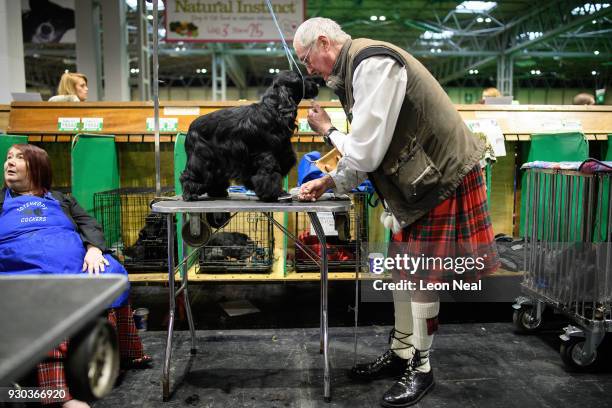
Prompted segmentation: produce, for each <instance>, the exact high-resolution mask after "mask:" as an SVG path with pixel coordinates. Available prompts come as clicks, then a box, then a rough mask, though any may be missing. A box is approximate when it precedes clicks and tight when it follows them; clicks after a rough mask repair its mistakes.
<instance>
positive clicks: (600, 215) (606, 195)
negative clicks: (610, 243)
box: [593, 134, 612, 242]
mask: <svg viewBox="0 0 612 408" xmlns="http://www.w3.org/2000/svg"><path fill="white" fill-rule="evenodd" d="M606 145H607V151H606V152H605V155H603V156H602V157H603V160H604V161H612V134H611V135H608V143H606ZM611 178H612V177H610V176H603V177H602V178H601V179H600V180H601V183H600V186H601V187H600V189H601V191H600V192H599V194H600V195H599V196H598V212H597V218H596V225H595V232H596V235H595V237H593V240H594V241H595V242H603V241H607V240H608V237H607V236H606V230H607V225H608V219H609V217H610V201H612V195H610V179H611ZM600 208H601V209H600Z"/></svg>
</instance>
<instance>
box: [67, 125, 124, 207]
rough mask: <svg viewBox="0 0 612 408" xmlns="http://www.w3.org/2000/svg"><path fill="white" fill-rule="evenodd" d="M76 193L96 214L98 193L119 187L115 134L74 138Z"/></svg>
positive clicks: (78, 200) (74, 181)
mask: <svg viewBox="0 0 612 408" xmlns="http://www.w3.org/2000/svg"><path fill="white" fill-rule="evenodd" d="M71 154H72V164H71V178H72V195H73V196H74V197H75V198H76V200H77V202H78V203H79V204H80V205H81V207H83V209H84V210H85V211H87V212H88V213H89V214H91V215H92V216H95V214H94V194H95V193H97V192H101V191H108V190H114V189H117V188H119V170H118V169H119V167H118V163H117V149H116V148H115V137H114V136H109V135H88V134H79V135H76V136H75V137H74V139H73V141H72V153H71Z"/></svg>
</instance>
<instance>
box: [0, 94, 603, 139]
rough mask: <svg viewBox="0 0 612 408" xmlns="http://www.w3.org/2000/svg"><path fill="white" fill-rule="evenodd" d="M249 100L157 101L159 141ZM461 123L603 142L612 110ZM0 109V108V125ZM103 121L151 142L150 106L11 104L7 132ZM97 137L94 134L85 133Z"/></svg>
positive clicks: (470, 113)
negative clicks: (576, 127) (167, 127)
mask: <svg viewBox="0 0 612 408" xmlns="http://www.w3.org/2000/svg"><path fill="white" fill-rule="evenodd" d="M250 103H252V101H232V102H208V101H176V102H169V101H165V102H160V118H161V119H166V118H173V119H176V120H177V122H178V126H177V130H176V131H174V130H173V131H167V132H160V135H161V141H162V142H170V141H172V139H173V136H175V135H176V133H178V132H186V131H187V129H188V128H189V124H190V123H191V122H192V121H193V120H194V119H195V118H196V117H198V116H200V115H204V114H206V113H209V112H212V111H214V110H217V109H222V108H227V107H231V106H238V105H246V104H250ZM321 105H322V106H323V107H325V108H339V107H340V104H339V103H338V102H322V103H321ZM309 107H310V102H302V103H301V104H300V107H299V112H298V118H305V117H306V115H307V112H308V108H309ZM457 109H458V110H459V112H460V114H461V116H462V117H463V118H464V119H495V120H496V121H497V122H498V124H499V126H500V127H501V129H502V132H503V133H504V135H505V136H506V138H507V139H508V140H529V135H530V134H532V133H545V132H546V129H548V128H549V127H550V124H551V123H555V122H558V123H561V122H562V123H565V124H567V125H570V126H571V125H572V124H576V123H579V124H581V125H582V131H583V133H585V134H586V135H587V137H588V138H589V139H593V140H594V139H597V140H606V139H607V135H608V133H612V106H573V105H559V106H557V105H457ZM2 112H3V111H2V109H0V125H1V123H2V122H1V120H2V119H1V115H2ZM60 117H67V118H88V117H89V118H91V117H94V118H102V119H103V128H102V131H100V132H99V133H103V134H111V135H116V136H117V142H153V141H154V140H153V132H152V131H151V130H147V126H146V120H147V118H152V117H153V104H152V103H151V102H81V103H49V102H13V103H12V104H11V106H10V115H9V125H8V128H7V132H8V133H12V134H27V135H28V136H30V138H31V140H32V141H59V142H62V141H63V142H67V141H69V140H70V136H71V135H72V134H74V133H78V132H75V131H68V132H60V131H58V118H60ZM87 133H96V132H89V131H88V132H87ZM298 139H299V141H300V142H315V143H316V142H321V140H320V139H321V138H320V137H318V136H316V135H314V134H313V133H297V134H296V136H295V137H294V141H298Z"/></svg>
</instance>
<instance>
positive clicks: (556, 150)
mask: <svg viewBox="0 0 612 408" xmlns="http://www.w3.org/2000/svg"><path fill="white" fill-rule="evenodd" d="M588 157H589V144H588V141H587V140H586V138H585V137H584V135H583V134H582V133H580V132H569V133H554V134H545V133H543V134H533V135H531V144H530V146H529V153H528V155H527V162H532V161H536V160H540V161H553V162H560V161H583V160H586V159H587V158H588ZM547 182H548V179H547ZM521 189H522V192H521V223H520V226H519V231H520V236H521V237H523V236H525V226H526V224H527V222H528V221H527V220H525V216H526V214H527V212H526V203H527V199H528V195H530V194H533V192H534V183H530V185H529V186H527V175H526V174H525V172H523V174H522V176H521ZM547 191H548V193H547ZM540 194H550V189H547V186H546V185H544V184H541V185H540ZM544 201H546V200H542V202H544ZM561 204H562V198H560V199H559V200H557V202H555V204H554V211H553V212H555V211H558V210H559V209H560V206H561ZM539 214H540V217H538V222H539V223H540V225H543V224H542V223H545V222H548V221H550V220H549V219H548V218H547V216H548V214H546V212H545V211H543V209H542V211H540V212H539ZM573 216H576V214H574V215H573ZM529 222H530V221H529ZM572 236H574V234H572ZM538 238H540V239H541V238H542V236H539V237H538Z"/></svg>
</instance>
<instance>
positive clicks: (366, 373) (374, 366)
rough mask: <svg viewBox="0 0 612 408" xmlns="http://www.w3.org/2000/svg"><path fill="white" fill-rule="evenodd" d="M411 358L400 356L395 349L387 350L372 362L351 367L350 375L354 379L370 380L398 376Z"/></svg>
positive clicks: (404, 369)
mask: <svg viewBox="0 0 612 408" xmlns="http://www.w3.org/2000/svg"><path fill="white" fill-rule="evenodd" d="M408 361H409V360H404V359H403V358H399V357H398V356H397V354H395V353H394V352H393V350H387V351H386V352H385V354H383V355H382V356H380V357H378V358H377V359H376V360H375V361H374V362H372V363H366V364H357V365H356V366H355V367H353V368H351V371H350V372H349V377H351V378H352V379H354V380H361V381H370V380H376V379H379V378H397V377H399V376H400V375H402V373H403V372H405V371H406V367H407V366H408Z"/></svg>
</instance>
